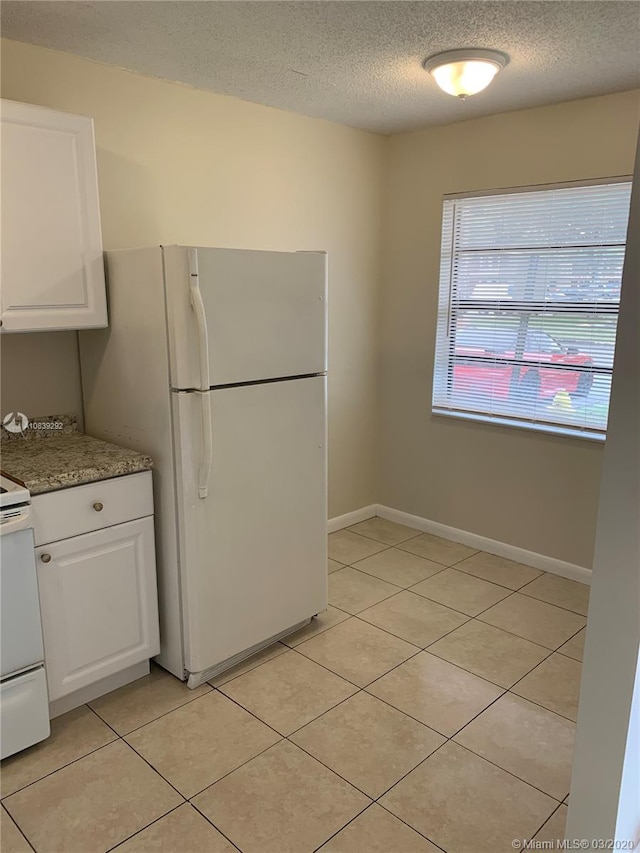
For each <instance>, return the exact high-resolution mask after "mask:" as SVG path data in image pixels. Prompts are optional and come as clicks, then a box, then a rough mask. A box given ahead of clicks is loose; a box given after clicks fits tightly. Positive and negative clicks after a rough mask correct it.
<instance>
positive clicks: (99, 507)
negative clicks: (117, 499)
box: [93, 501, 104, 512]
mask: <svg viewBox="0 0 640 853" xmlns="http://www.w3.org/2000/svg"><path fill="white" fill-rule="evenodd" d="M93 508H94V509H95V511H96V512H102V510H103V509H104V504H103V503H100V501H96V502H95V503H94V505H93Z"/></svg>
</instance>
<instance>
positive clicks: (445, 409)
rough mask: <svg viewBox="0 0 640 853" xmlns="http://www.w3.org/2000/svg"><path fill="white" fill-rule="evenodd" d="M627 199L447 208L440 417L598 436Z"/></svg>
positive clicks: (615, 189) (577, 192) (534, 199)
mask: <svg viewBox="0 0 640 853" xmlns="http://www.w3.org/2000/svg"><path fill="white" fill-rule="evenodd" d="M630 196H631V183H630V182H628V181H620V182H616V183H607V184H598V185H590V186H573V187H562V188H554V189H542V190H518V191H513V192H508V193H500V194H496V195H485V196H470V197H466V198H449V199H445V202H444V208H443V225H442V250H441V266H440V294H439V307H438V320H437V334H436V354H435V370H434V382H433V412H434V413H435V414H448V415H455V416H458V417H467V418H471V419H474V420H483V421H487V420H489V421H492V422H498V423H504V424H508V425H512V426H527V427H530V428H533V429H539V430H544V431H551V432H559V433H564V434H567V433H569V434H580V435H583V436H585V437H592V438H604V436H605V434H606V428H607V416H608V410H609V395H610V390H611V373H612V368H613V354H614V348H615V339H616V325H617V320H618V311H619V308H620V285H621V279H622V266H623V262H624V251H625V241H626V231H627V221H628V217H629V201H630Z"/></svg>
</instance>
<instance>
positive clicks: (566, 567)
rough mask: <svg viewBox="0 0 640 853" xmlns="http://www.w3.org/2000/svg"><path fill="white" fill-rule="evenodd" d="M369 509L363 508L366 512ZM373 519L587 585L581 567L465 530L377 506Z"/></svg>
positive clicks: (586, 573)
mask: <svg viewBox="0 0 640 853" xmlns="http://www.w3.org/2000/svg"><path fill="white" fill-rule="evenodd" d="M369 509H370V507H367V510H369ZM376 515H379V516H380V518H386V519H387V520H388V521H396V522H398V524H406V525H407V526H408V527H415V529H416V530H422V531H423V532H424V533H432V534H433V535H434V536H441V537H442V538H443V539H450V540H451V541H452V542H460V543H461V544H462V545H469V547H471V548H477V549H478V550H479V551H488V553H489V554H496V555H497V556H498V557H505V558H506V559H507V560H515V561H516V562H517V563H524V565H525V566H532V567H533V568H534V569H540V570H541V571H543V572H550V573H551V574H554V575H560V576H561V577H563V578H568V579H569V580H572V581H580V583H586V584H590V583H591V574H592V572H591V569H586V568H584V566H577V565H575V564H574V563H567V562H565V561H564V560H557V559H556V558H555V557H548V556H547V555H546V554H537V553H536V552H535V551H527V550H526V549H525V548H518V547H517V546H516V545H509V544H507V543H506V542H498V541H497V540H496V539H488V538H487V537H486V536H480V535H479V534H477V533H469V532H468V531H466V530H459V529H458V528H457V527H449V526H448V525H446V524H440V522H438V521H431V520H430V519H428V518H421V517H420V516H419V515H411V514H410V513H408V512H401V511H400V510H397V509H391V507H388V506H382V505H381V504H378V505H377V506H376Z"/></svg>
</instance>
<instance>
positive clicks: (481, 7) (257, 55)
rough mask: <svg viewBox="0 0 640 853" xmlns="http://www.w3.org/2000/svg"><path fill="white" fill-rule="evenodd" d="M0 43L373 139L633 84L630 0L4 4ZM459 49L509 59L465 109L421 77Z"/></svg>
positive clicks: (638, 53) (636, 62) (635, 61)
mask: <svg viewBox="0 0 640 853" xmlns="http://www.w3.org/2000/svg"><path fill="white" fill-rule="evenodd" d="M2 34H3V36H6V37H7V38H11V39H16V40H18V41H24V42H30V43H32V44H38V45H42V46H44V47H49V48H53V49H55V50H61V51H66V52H68V53H74V54H77V55H78V56H84V57H87V58H89V59H94V60H97V61H98V62H103V63H107V64H109V65H116V66H119V67H121V68H127V69H130V70H132V71H137V72H139V73H142V74H147V75H150V76H153V77H161V78H164V79H166V80H174V81H179V82H181V83H186V84H190V85H192V86H196V87H198V88H201V89H209V90H211V91H214V92H219V93H223V94H227V95H234V96H236V97H238V98H243V99H244V100H248V101H254V102H256V103H260V104H268V105H270V106H274V107H280V108H281V109H286V110H292V111H294V112H299V113H303V114H305V115H310V116H318V117H321V118H326V119H330V120H332V121H337V122H341V123H343V124H348V125H352V126H354V127H360V128H365V129H368V130H373V131H378V132H381V133H393V132H397V131H403V130H412V129H415V128H419V127H425V126H427V125H433V124H448V123H451V122H455V121H461V120H463V119H467V118H473V117H476V116H481V115H488V114H491V113H499V112H505V111H508V110H516V109H522V108H524V107H531V106H538V105H542V104H550V103H555V102H558V101H564V100H569V99H573V98H582V97H587V96H590V95H598V94H606V93H609V92H616V91H624V90H626V89H632V88H634V87H636V86H638V85H640V3H639V2H637V0H622V2H597V0H587V2H582V0H542V2H528V0H510V1H509V2H485V0H473V1H472V2H460V0H437V2H431V1H430V0H422V2H411V0H400V2H385V0H379V2H368V0H355V2H351V0H333V2H331V1H330V0H324V2H315V0H293V2H270V0H258V2H244V0H233V2H221V0H217V2H208V1H207V0H200V1H199V2H189V0H174V2H155V0H142V2H140V0H128V2H119V0H108V2H88V3H87V2H57V0H48V2H14V1H13V0H5V2H3V3H2ZM457 47H485V48H486V47H489V48H496V49H498V50H502V51H504V52H505V53H507V54H509V56H510V58H511V62H510V63H509V65H508V66H507V68H506V69H505V70H504V71H502V72H500V74H499V75H498V76H497V78H496V79H495V81H494V82H493V84H492V85H491V86H490V87H489V89H487V90H486V91H485V92H482V93H480V94H479V95H476V96H474V97H473V98H470V99H469V100H467V101H465V102H464V103H462V102H459V101H456V100H455V99H454V98H452V97H451V96H450V95H445V94H444V93H442V92H441V91H440V90H439V89H438V88H437V87H436V85H435V83H434V82H433V80H432V79H431V78H430V77H429V76H428V75H427V74H426V72H425V71H424V70H423V69H422V66H421V63H422V61H423V60H424V58H425V57H426V56H428V55H429V54H432V53H436V52H438V51H442V50H448V49H450V48H457Z"/></svg>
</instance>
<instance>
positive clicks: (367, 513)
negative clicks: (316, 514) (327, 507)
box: [327, 504, 378, 533]
mask: <svg viewBox="0 0 640 853" xmlns="http://www.w3.org/2000/svg"><path fill="white" fill-rule="evenodd" d="M377 508H378V507H377V506H376V504H371V506H363V507H362V508H361V509H354V511H353V512H347V513H345V514H344V515H337V516H336V517H335V518H330V519H329V521H328V523H327V529H328V531H329V533H335V532H336V530H342V529H343V528H344V527H351V525H352V524H357V523H358V522H359V521H366V520H367V519H368V518H375V516H376V510H377Z"/></svg>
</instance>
